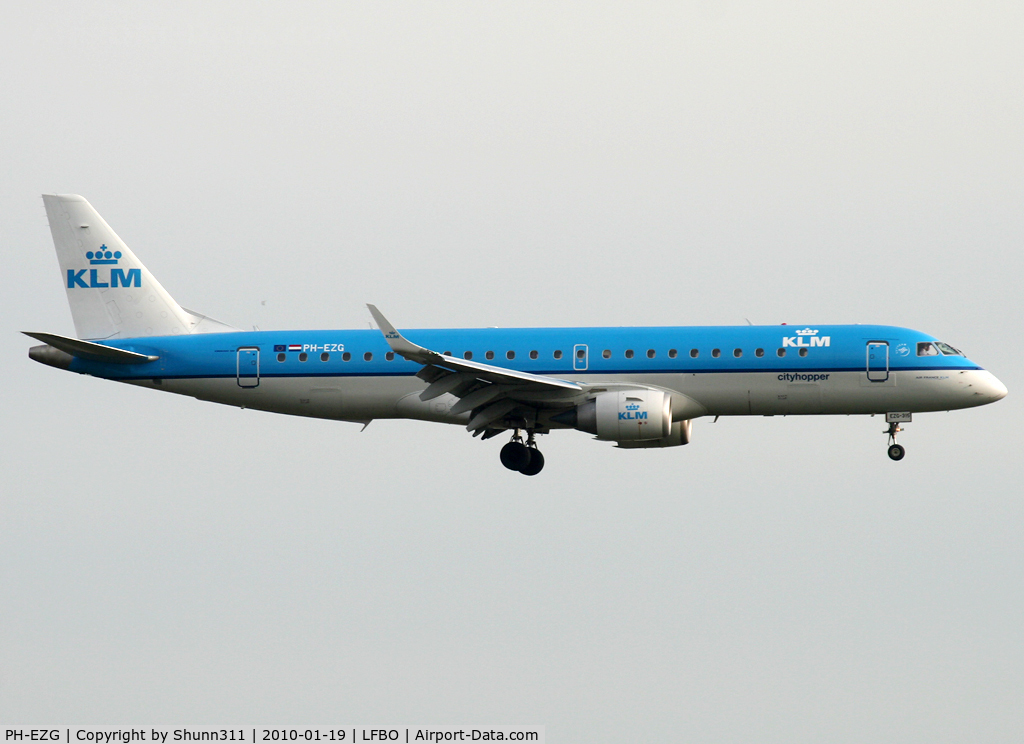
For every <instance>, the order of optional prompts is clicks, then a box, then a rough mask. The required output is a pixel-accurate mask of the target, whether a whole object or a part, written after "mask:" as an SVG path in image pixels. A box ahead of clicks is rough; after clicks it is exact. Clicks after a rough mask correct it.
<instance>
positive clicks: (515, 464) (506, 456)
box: [501, 440, 530, 471]
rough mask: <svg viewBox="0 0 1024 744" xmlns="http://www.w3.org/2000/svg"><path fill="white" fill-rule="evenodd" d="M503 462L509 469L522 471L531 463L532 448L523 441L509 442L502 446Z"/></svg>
mask: <svg viewBox="0 0 1024 744" xmlns="http://www.w3.org/2000/svg"><path fill="white" fill-rule="evenodd" d="M501 464H502V465H504V466H505V467H506V468H508V469H509V470H519V471H521V470H522V469H523V468H524V467H526V466H527V465H529V464H530V449H529V448H528V447H527V446H526V445H525V444H523V443H522V442H518V441H515V440H513V441H511V442H509V443H508V444H506V445H505V446H504V447H502V448H501Z"/></svg>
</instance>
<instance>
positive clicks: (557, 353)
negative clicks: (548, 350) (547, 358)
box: [551, 349, 562, 359]
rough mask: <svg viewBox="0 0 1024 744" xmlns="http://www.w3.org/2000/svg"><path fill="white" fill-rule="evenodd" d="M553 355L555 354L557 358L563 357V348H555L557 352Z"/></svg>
mask: <svg viewBox="0 0 1024 744" xmlns="http://www.w3.org/2000/svg"><path fill="white" fill-rule="evenodd" d="M551 356H553V357H554V358H555V359H561V358H562V350H561V349H555V353H554V354H552V355H551Z"/></svg>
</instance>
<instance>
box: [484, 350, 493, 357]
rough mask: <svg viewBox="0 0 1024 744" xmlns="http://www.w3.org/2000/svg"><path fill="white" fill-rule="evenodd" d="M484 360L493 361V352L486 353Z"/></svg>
mask: <svg viewBox="0 0 1024 744" xmlns="http://www.w3.org/2000/svg"><path fill="white" fill-rule="evenodd" d="M484 359H494V352H493V351H488V352H487V353H485V354H484Z"/></svg>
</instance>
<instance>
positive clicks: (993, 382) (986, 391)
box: [972, 370, 1007, 403]
mask: <svg viewBox="0 0 1024 744" xmlns="http://www.w3.org/2000/svg"><path fill="white" fill-rule="evenodd" d="M972 387H973V388H974V393H975V394H976V395H978V396H980V397H981V398H983V399H984V401H985V403H995V402H996V401H997V400H1002V399H1003V398H1005V397H1006V393H1007V390H1006V385H1004V384H1003V383H1001V382H1000V381H999V380H998V379H997V378H996V376H995V375H994V374H992V373H991V372H989V371H988V370H982V372H981V374H979V375H978V379H977V380H976V381H975V382H974V384H973V385H972Z"/></svg>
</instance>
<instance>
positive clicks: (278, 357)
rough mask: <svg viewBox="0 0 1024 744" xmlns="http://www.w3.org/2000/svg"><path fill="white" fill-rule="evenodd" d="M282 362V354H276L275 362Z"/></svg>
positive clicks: (283, 358) (283, 357) (283, 356)
mask: <svg viewBox="0 0 1024 744" xmlns="http://www.w3.org/2000/svg"><path fill="white" fill-rule="evenodd" d="M284 360H285V355H284V354H278V355H277V361H279V362H283V361H284Z"/></svg>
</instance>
